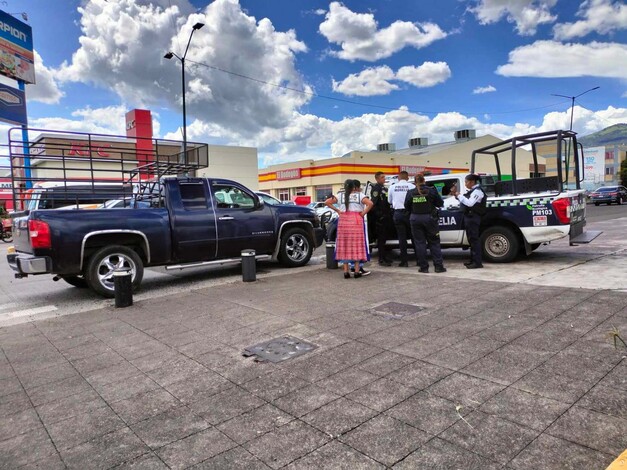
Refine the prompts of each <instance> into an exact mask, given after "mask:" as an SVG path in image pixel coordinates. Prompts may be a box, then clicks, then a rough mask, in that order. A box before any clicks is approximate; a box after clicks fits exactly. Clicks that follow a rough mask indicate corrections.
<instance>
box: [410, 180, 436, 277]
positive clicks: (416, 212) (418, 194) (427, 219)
mask: <svg viewBox="0 0 627 470" xmlns="http://www.w3.org/2000/svg"><path fill="white" fill-rule="evenodd" d="M415 181H416V188H415V189H413V190H411V191H409V192H408V193H407V196H406V197H405V209H407V211H408V212H409V214H410V215H409V223H410V225H411V234H412V239H413V241H414V250H415V251H416V262H417V264H418V267H419V268H420V272H421V273H428V272H429V263H428V262H427V243H428V244H429V249H430V251H431V257H432V258H433V265H434V267H435V272H436V273H444V272H446V268H445V267H444V261H443V260H442V249H441V247H440V228H439V224H438V209H437V208H438V207H442V206H443V205H444V201H443V200H442V196H440V193H438V191H437V189H435V188H434V187H433V186H427V185H426V183H425V177H424V175H422V174H417V175H416V178H415Z"/></svg>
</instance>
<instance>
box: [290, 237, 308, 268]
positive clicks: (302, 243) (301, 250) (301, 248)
mask: <svg viewBox="0 0 627 470" xmlns="http://www.w3.org/2000/svg"><path fill="white" fill-rule="evenodd" d="M285 253H286V254H287V256H288V257H289V259H291V260H292V261H296V262H298V261H302V260H304V259H305V258H306V257H307V254H308V253H309V241H308V240H307V237H305V236H304V235H301V234H294V235H290V237H289V238H288V239H287V241H286V242H285Z"/></svg>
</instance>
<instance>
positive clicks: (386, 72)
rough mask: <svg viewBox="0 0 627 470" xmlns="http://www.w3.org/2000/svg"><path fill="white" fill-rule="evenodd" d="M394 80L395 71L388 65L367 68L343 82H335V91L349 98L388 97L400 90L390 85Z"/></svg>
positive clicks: (396, 86)
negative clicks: (394, 91)
mask: <svg viewBox="0 0 627 470" xmlns="http://www.w3.org/2000/svg"><path fill="white" fill-rule="evenodd" d="M394 78H395V75H394V71H393V70H392V69H391V68H390V67H388V66H387V65H383V66H381V67H374V68H367V69H365V70H362V71H361V72H360V73H352V74H350V75H349V76H348V77H346V78H345V79H344V80H342V81H341V82H336V81H335V80H333V83H332V84H333V91H336V92H339V93H343V94H345V95H349V96H355V95H357V96H375V95H388V94H390V92H391V91H393V90H398V85H395V84H393V83H390V80H394Z"/></svg>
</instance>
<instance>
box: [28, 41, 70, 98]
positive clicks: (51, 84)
mask: <svg viewBox="0 0 627 470" xmlns="http://www.w3.org/2000/svg"><path fill="white" fill-rule="evenodd" d="M35 71H36V73H37V75H36V77H35V79H36V82H37V83H36V84H35V85H28V86H27V88H26V98H27V99H28V101H39V102H40V103H45V104H58V103H59V102H60V101H61V98H63V97H64V96H65V93H63V92H62V91H61V90H60V89H59V84H58V83H57V80H55V78H54V74H53V71H52V70H50V69H49V68H48V67H46V66H45V65H44V61H43V59H42V58H41V56H40V55H39V53H38V52H37V51H35Z"/></svg>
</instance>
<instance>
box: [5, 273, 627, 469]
mask: <svg viewBox="0 0 627 470" xmlns="http://www.w3.org/2000/svg"><path fill="white" fill-rule="evenodd" d="M472 299H475V300H472ZM390 301H393V302H400V303H407V304H415V305H420V306H423V307H425V310H423V311H421V312H419V313H417V314H415V315H412V316H406V317H404V318H402V319H397V318H390V317H386V316H385V315H381V314H378V313H376V312H375V311H374V310H373V308H374V307H376V306H377V305H379V304H382V303H384V302H390ZM614 326H615V327H617V328H618V329H619V330H620V331H622V332H627V294H626V293H620V292H610V291H591V290H584V289H563V288H547V287H537V286H529V285H523V284H505V283H494V282H482V281H460V280H458V279H451V278H446V277H438V276H436V275H434V274H430V275H418V274H416V273H415V272H413V270H412V272H411V273H409V270H408V274H406V275H401V274H390V273H385V272H382V271H379V272H374V273H373V275H372V276H370V277H367V278H364V279H361V280H350V281H345V280H344V279H342V278H341V274H340V273H339V272H337V271H335V272H328V271H326V270H324V269H320V270H314V271H308V272H300V273H296V274H291V275H286V276H280V277H274V278H270V279H265V280H264V279H261V280H259V281H258V282H256V283H254V284H246V285H244V284H241V283H235V284H232V285H227V286H221V287H216V288H211V289H206V290H197V291H193V292H190V293H188V294H185V295H180V296H177V297H168V298H161V299H157V300H152V301H149V302H144V303H139V304H136V305H135V306H133V307H132V308H129V309H120V310H115V309H113V308H110V309H105V310H99V311H93V312H88V313H82V314H76V315H69V316H63V317H59V318H57V319H54V320H45V321H41V322H36V323H29V324H23V325H19V326H14V327H8V328H4V329H1V330H0V348H1V352H0V418H1V419H0V468H7V469H14V468H45V469H56V468H66V467H68V468H77V469H87V468H111V467H116V468H137V469H139V468H142V469H144V468H146V469H153V468H154V469H159V468H190V467H191V468H194V469H213V468H215V469H230V468H233V469H249V468H250V469H267V468H273V469H277V468H283V467H285V468H288V469H308V468H311V469H319V468H344V469H370V468H385V467H394V468H402V469H421V468H442V469H448V468H463V469H482V470H489V469H497V468H507V469H525V470H528V469H545V470H550V469H586V470H587V469H602V468H605V466H607V465H608V464H609V463H610V462H611V461H612V460H613V458H614V457H616V456H617V455H618V454H619V453H620V452H622V451H623V450H624V449H625V448H626V447H627V361H626V360H625V356H626V355H627V351H625V350H622V351H617V350H616V349H614V347H613V345H612V344H611V343H610V340H609V337H608V335H607V333H608V331H610V330H611V329H612V327H614ZM285 334H290V335H293V336H297V337H299V338H302V339H306V340H309V341H311V342H313V343H315V344H317V345H318V346H319V347H318V349H316V350H315V351H314V352H312V353H309V354H306V355H304V356H302V357H299V358H296V359H292V360H290V361H286V362H283V363H280V364H268V363H256V362H254V361H253V359H251V358H244V357H243V356H242V355H241V353H242V350H243V348H244V347H246V346H250V345H253V344H256V343H258V342H260V341H263V340H266V339H270V338H273V337H277V336H281V335H285Z"/></svg>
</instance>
